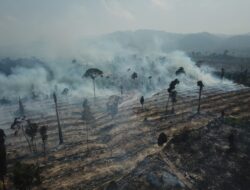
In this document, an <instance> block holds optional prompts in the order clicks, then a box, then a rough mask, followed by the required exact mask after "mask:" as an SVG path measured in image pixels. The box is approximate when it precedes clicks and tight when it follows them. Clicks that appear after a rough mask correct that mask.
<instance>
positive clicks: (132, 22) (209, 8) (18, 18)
mask: <svg viewBox="0 0 250 190" xmlns="http://www.w3.org/2000/svg"><path fill="white" fill-rule="evenodd" d="M249 8H250V0H0V42H1V44H0V46H1V47H11V46H13V45H16V44H18V45H19V46H20V45H24V44H27V43H31V42H32V43H36V42H39V43H40V42H44V41H58V42H61V43H62V44H61V45H63V44H64V43H66V44H67V43H69V42H73V41H76V40H79V39H81V38H82V37H83V36H85V35H98V34H102V33H109V32H113V31H117V30H136V29H155V30H164V31H168V32H177V33H190V32H192V33H194V32H204V31H206V32H211V33H226V34H240V33H249V32H250V11H249ZM20 47H21V46H20Z"/></svg>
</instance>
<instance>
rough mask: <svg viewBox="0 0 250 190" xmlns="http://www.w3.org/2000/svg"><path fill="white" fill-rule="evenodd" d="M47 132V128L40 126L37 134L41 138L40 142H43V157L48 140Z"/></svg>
mask: <svg viewBox="0 0 250 190" xmlns="http://www.w3.org/2000/svg"><path fill="white" fill-rule="evenodd" d="M47 131H48V126H41V127H40V129H39V133H40V136H41V138H42V142H43V154H44V156H45V155H46V142H47V139H48V135H47Z"/></svg>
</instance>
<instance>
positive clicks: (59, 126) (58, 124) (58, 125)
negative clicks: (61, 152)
mask: <svg viewBox="0 0 250 190" xmlns="http://www.w3.org/2000/svg"><path fill="white" fill-rule="evenodd" d="M53 98H54V102H55V110H56V119H57V127H58V135H59V144H63V134H62V128H61V124H60V119H59V113H58V107H57V97H56V93H54V94H53Z"/></svg>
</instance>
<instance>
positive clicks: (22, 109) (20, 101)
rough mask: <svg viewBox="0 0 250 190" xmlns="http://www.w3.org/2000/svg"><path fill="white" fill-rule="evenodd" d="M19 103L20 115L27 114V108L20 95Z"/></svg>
mask: <svg viewBox="0 0 250 190" xmlns="http://www.w3.org/2000/svg"><path fill="white" fill-rule="evenodd" d="M18 105H19V111H18V112H19V114H18V115H19V116H20V117H21V116H24V115H25V109H24V105H23V102H22V100H21V98H20V97H19V100H18Z"/></svg>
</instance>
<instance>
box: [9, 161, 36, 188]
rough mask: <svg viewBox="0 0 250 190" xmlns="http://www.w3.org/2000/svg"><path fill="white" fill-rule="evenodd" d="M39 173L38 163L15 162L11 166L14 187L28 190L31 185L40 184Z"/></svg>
mask: <svg viewBox="0 0 250 190" xmlns="http://www.w3.org/2000/svg"><path fill="white" fill-rule="evenodd" d="M40 173H41V170H40V167H39V166H38V165H34V164H22V163H20V162H17V163H16V164H15V165H14V168H13V176H12V180H13V184H14V186H15V187H16V189H19V190H30V189H31V188H32V187H33V186H36V185H39V184H41V177H40Z"/></svg>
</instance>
